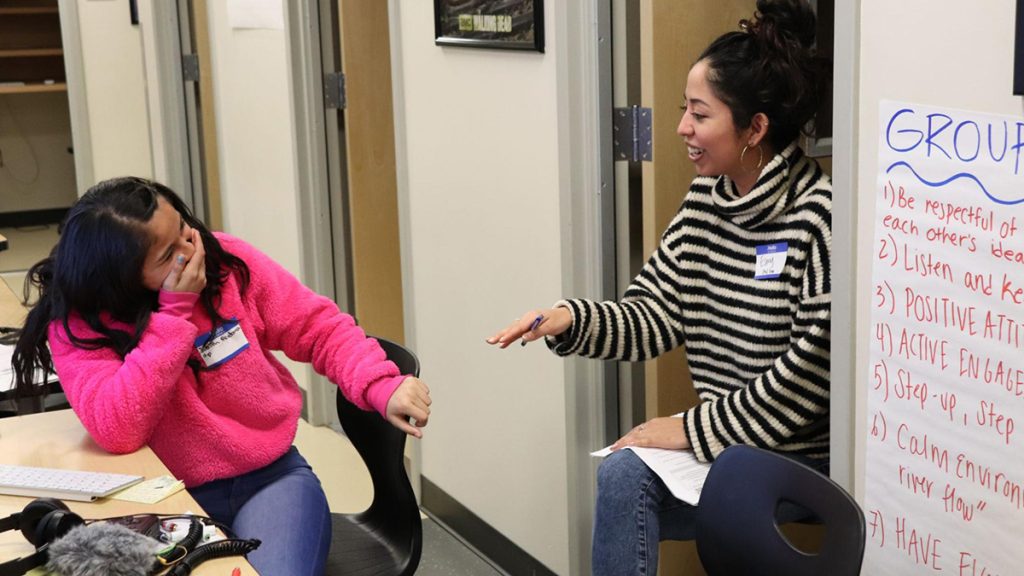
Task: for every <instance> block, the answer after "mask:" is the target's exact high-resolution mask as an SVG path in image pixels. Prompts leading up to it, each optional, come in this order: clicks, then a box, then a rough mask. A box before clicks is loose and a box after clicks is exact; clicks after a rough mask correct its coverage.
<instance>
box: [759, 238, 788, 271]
mask: <svg viewBox="0 0 1024 576" xmlns="http://www.w3.org/2000/svg"><path fill="white" fill-rule="evenodd" d="M787 250H789V244H787V243H785V242H778V243H776V244H763V245H761V246H758V247H757V262H756V263H755V265H754V279H755V280H767V279H769V278H778V277H779V276H780V275H781V274H782V269H783V268H785V267H786V251H787Z"/></svg>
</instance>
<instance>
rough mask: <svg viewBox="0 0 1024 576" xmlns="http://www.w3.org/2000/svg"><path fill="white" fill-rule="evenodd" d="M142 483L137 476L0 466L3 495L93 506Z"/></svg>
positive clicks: (0, 482) (0, 485) (0, 486)
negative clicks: (80, 502) (100, 499)
mask: <svg viewBox="0 0 1024 576" xmlns="http://www.w3.org/2000/svg"><path fill="white" fill-rule="evenodd" d="M141 481H142V476H136V475H134V474H114V473H110V472H88V471H85V470H60V469H56V468H37V467H34V466H13V465H8V464H0V494H10V495H12V496H34V497H36V498H41V497H49V498H60V499H64V500H80V501H82V502H91V501H93V500H96V499H97V498H104V497H106V496H109V495H111V494H113V493H114V492H117V491H118V490H121V489H123V488H127V487H129V486H131V485H133V484H137V483H139V482H141Z"/></svg>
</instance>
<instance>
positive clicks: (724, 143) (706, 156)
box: [676, 60, 750, 181]
mask: <svg viewBox="0 0 1024 576" xmlns="http://www.w3.org/2000/svg"><path fill="white" fill-rule="evenodd" d="M684 97H685V102H686V104H685V106H684V109H683V117H682V119H681V120H680V121H679V127H678V128H677V129H676V133H677V134H679V136H681V137H682V138H683V140H684V141H685V142H686V148H687V153H688V156H689V158H690V160H691V161H692V162H693V164H694V166H695V167H696V168H697V174H699V175H701V176H719V175H722V174H724V175H726V176H729V177H730V178H731V179H733V180H734V181H736V180H737V178H739V179H741V180H743V179H745V178H744V170H743V168H742V166H740V154H741V153H742V152H743V147H744V146H746V145H747V144H748V138H749V134H748V132H749V131H750V130H749V129H744V130H737V129H736V125H735V124H734V123H733V117H732V111H731V110H730V109H729V106H727V105H726V104H725V102H723V101H721V100H719V99H718V97H717V96H716V95H715V92H714V90H713V89H712V88H711V83H710V82H708V66H707V63H706V62H705V61H703V60H701V61H700V62H697V63H696V64H694V65H693V68H691V69H690V73H689V75H688V76H687V78H686V92H685V94H684ZM748 155H749V153H748Z"/></svg>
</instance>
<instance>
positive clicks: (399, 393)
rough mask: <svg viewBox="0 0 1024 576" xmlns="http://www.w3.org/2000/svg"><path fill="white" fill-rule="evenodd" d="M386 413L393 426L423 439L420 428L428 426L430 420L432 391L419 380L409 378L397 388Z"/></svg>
mask: <svg viewBox="0 0 1024 576" xmlns="http://www.w3.org/2000/svg"><path fill="white" fill-rule="evenodd" d="M385 412H386V413H387V419H388V422H390V423H391V425H392V426H394V427H395V428H398V429H399V430H401V431H402V432H405V433H406V434H408V435H410V436H415V437H416V438H422V437H423V431H422V430H420V428H423V427H424V426H426V425H427V420H428V419H429V418H430V389H429V388H427V385H426V384H424V383H423V382H421V381H420V379H419V378H416V377H413V376H409V377H408V378H406V379H405V380H402V383H401V384H399V385H398V388H395V391H394V393H392V394H391V399H390V400H388V406H387V408H386V409H385ZM410 420H411V421H410Z"/></svg>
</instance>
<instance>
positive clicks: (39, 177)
mask: <svg viewBox="0 0 1024 576" xmlns="http://www.w3.org/2000/svg"><path fill="white" fill-rule="evenodd" d="M70 147H71V123H70V119H69V117H68V98H67V94H65V93H63V92H48V93H38V94H36V93H33V94H6V95H0V153H2V154H3V163H2V165H0V213H3V212H21V211H26V210H47V209H51V208H67V207H68V206H70V205H71V204H72V202H74V201H75V198H76V194H75V164H74V156H72V155H71V154H69V153H68V148H70Z"/></svg>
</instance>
